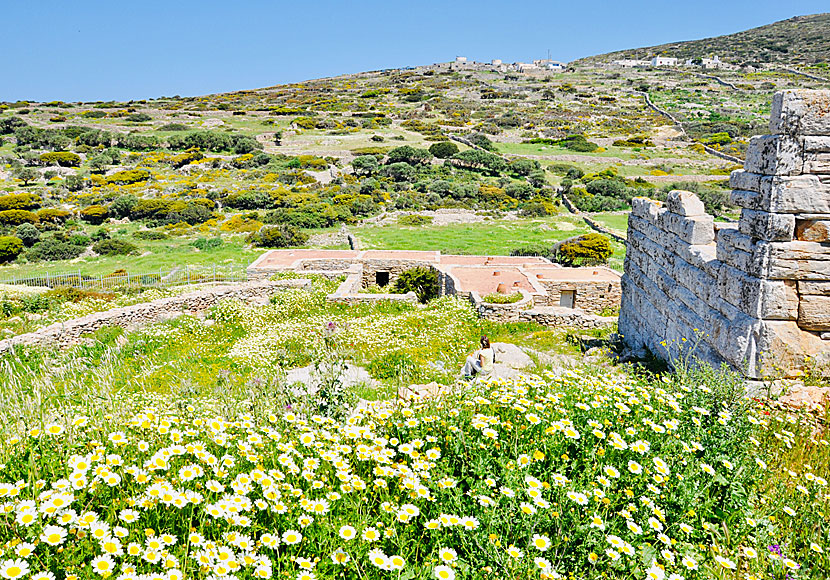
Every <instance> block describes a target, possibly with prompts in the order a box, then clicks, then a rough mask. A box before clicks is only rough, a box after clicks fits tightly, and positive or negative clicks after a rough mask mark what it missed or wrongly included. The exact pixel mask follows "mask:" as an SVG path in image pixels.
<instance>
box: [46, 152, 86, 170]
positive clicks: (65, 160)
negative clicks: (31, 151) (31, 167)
mask: <svg viewBox="0 0 830 580" xmlns="http://www.w3.org/2000/svg"><path fill="white" fill-rule="evenodd" d="M40 162H41V163H43V164H44V165H60V166H61V167H78V166H79V165H80V164H81V156H80V155H78V154H76V153H72V152H71V151H52V152H49V153H44V154H43V155H41V156H40Z"/></svg>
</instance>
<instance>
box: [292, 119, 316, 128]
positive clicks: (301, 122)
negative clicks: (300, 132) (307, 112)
mask: <svg viewBox="0 0 830 580" xmlns="http://www.w3.org/2000/svg"><path fill="white" fill-rule="evenodd" d="M292 122H293V123H294V124H295V125H297V127H299V128H300V129H314V128H315V127H317V121H315V120H314V117H297V118H296V119H294V121H292Z"/></svg>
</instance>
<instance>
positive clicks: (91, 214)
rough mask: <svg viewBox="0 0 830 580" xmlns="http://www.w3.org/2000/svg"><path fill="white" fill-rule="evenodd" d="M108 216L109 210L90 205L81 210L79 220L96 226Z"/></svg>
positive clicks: (100, 206) (101, 206)
mask: <svg viewBox="0 0 830 580" xmlns="http://www.w3.org/2000/svg"><path fill="white" fill-rule="evenodd" d="M109 215H110V210H109V209H108V208H107V207H105V206H103V205H90V206H87V207H85V208H84V209H82V210H81V219H82V220H84V221H85V222H87V223H90V224H93V225H98V224H101V223H103V222H104V220H105V219H107V218H108V217H109Z"/></svg>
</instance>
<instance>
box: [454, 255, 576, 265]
mask: <svg viewBox="0 0 830 580" xmlns="http://www.w3.org/2000/svg"><path fill="white" fill-rule="evenodd" d="M439 260H440V261H439V263H440V264H441V265H442V266H456V265H457V266H524V265H526V264H538V265H543V264H547V265H549V266H554V267H556V268H559V267H560V266H559V265H558V264H551V263H550V262H549V261H547V260H546V259H545V258H542V257H540V256H463V255H457V254H450V255H447V256H445V255H443V254H442V255H441V256H440V258H439Z"/></svg>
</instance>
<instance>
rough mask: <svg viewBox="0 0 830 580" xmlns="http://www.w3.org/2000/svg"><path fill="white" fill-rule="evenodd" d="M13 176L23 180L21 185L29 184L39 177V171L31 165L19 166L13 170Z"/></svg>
mask: <svg viewBox="0 0 830 580" xmlns="http://www.w3.org/2000/svg"><path fill="white" fill-rule="evenodd" d="M14 177H15V178H17V179H19V180H20V181H22V182H23V185H24V186H25V185H29V184H30V183H32V182H33V181H36V180H37V179H39V178H40V172H39V171H38V170H37V169H32V168H31V167H21V168H19V169H16V170H15V171H14Z"/></svg>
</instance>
